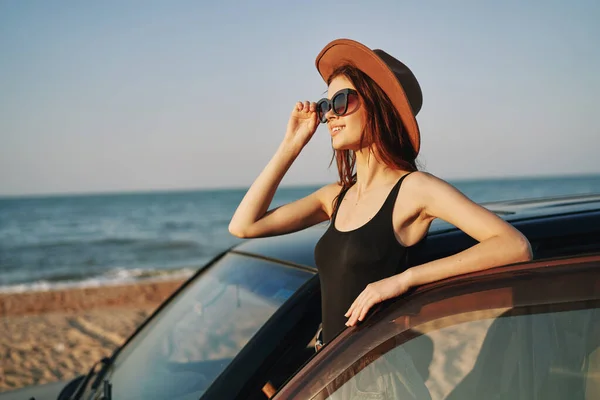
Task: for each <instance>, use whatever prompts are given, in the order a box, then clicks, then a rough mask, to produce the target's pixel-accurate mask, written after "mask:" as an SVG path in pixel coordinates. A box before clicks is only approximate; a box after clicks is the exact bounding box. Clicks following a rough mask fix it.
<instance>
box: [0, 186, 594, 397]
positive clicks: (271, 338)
mask: <svg viewBox="0 0 600 400" xmlns="http://www.w3.org/2000/svg"><path fill="white" fill-rule="evenodd" d="M482 205H483V206H485V207H486V208H488V209H489V210H491V211H493V212H495V213H496V214H497V215H499V216H501V217H502V218H503V219H505V220H506V221H508V222H510V223H511V224H512V225H513V226H515V227H516V228H517V229H519V230H520V231H521V232H523V233H524V234H525V235H526V236H527V238H528V239H529V241H530V243H531V245H532V250H533V254H534V259H533V261H531V262H527V263H519V264H513V265H506V266H502V267H497V268H492V269H488V270H484V271H480V272H475V273H470V274H464V275H460V276H456V277H452V278H448V279H445V280H442V281H438V282H434V283H430V284H427V285H423V286H421V287H418V288H415V289H413V290H411V291H409V292H408V293H406V294H405V295H402V296H399V297H398V298H395V299H391V300H388V301H386V302H383V303H381V304H378V305H377V306H376V307H375V308H374V310H372V312H370V313H369V315H368V317H367V318H366V319H365V320H364V321H363V322H362V323H361V324H359V325H358V326H356V327H352V328H348V329H346V330H344V331H343V332H341V333H340V334H339V335H337V336H336V337H335V338H334V339H333V340H332V341H331V342H330V343H327V344H325V346H324V347H323V348H322V349H320V350H319V351H315V343H316V340H317V337H318V331H319V326H320V323H321V310H320V287H319V279H318V271H317V268H316V266H315V263H314V256H313V252H314V247H315V244H316V242H317V241H318V239H319V238H320V236H321V235H322V234H323V233H324V230H325V229H326V228H327V224H326V223H323V224H319V225H317V226H314V227H312V228H309V229H306V230H303V231H300V232H296V233H292V234H288V235H282V236H277V237H268V238H260V239H250V240H245V241H243V242H242V243H241V244H238V245H236V246H234V247H232V248H230V249H228V250H226V251H224V252H222V253H221V254H219V255H218V256H216V257H215V258H214V259H213V260H212V261H211V262H209V263H208V264H207V265H206V266H204V267H203V268H201V269H200V270H198V271H197V272H196V273H195V275H194V276H192V277H191V278H190V279H189V280H187V281H186V282H185V283H184V284H183V285H182V286H181V287H180V288H179V289H178V290H177V291H176V292H175V293H173V295H172V296H170V297H169V298H168V299H167V300H166V301H165V302H164V303H163V304H162V305H161V306H160V307H159V308H158V309H157V310H156V311H155V312H154V313H153V314H152V315H151V316H150V317H149V318H148V319H147V320H146V321H145V322H144V323H143V324H142V325H141V326H140V327H139V328H138V329H137V330H136V331H135V332H134V333H133V334H132V335H131V337H130V338H129V339H128V340H127V341H126V342H125V343H124V344H123V345H122V346H121V347H120V348H118V349H117V350H116V351H115V352H114V353H113V355H112V356H111V357H109V358H106V359H103V360H100V361H99V362H98V364H97V365H96V366H95V367H94V368H92V369H91V370H90V371H89V372H88V373H87V374H82V375H81V376H78V377H77V378H75V379H73V380H72V381H70V382H62V383H56V384H53V386H52V385H51V386H47V387H46V388H39V387H38V388H36V387H33V388H24V389H21V390H17V391H13V392H7V393H4V394H2V395H0V400H9V399H13V398H14V399H16V398H19V399H23V398H29V397H31V396H34V395H35V396H36V397H35V399H36V400H44V399H59V400H66V399H100V398H105V399H110V398H113V399H119V400H128V399H137V398H143V399H166V398H168V399H181V400H187V399H260V400H265V399H267V398H273V399H274V400H281V399H313V398H314V399H332V400H333V399H346V398H348V399H367V398H368V399H387V398H402V399H430V398H431V399H447V400H453V399H479V398H494V399H503V398H507V399H509V398H510V399H513V398H527V399H537V398H540V399H541V398H544V399H558V398H560V399H563V398H568V399H576V398H581V399H591V398H600V349H599V343H598V342H599V339H600V318H599V305H600V194H595V195H576V196H563V197H552V198H542V199H527V200H515V201H503V202H493V203H484V204H482ZM473 244H475V241H474V240H473V239H472V238H470V237H469V236H467V235H465V234H464V233H462V232H461V231H459V230H458V229H456V228H455V227H453V226H452V225H450V224H447V223H445V222H443V221H439V220H436V221H434V223H433V224H432V225H431V227H430V230H429V232H428V235H427V237H426V238H425V239H424V240H423V241H421V242H420V243H419V244H418V245H416V246H414V247H413V248H411V249H410V251H409V253H408V257H409V263H410V264H411V265H418V264H420V263H423V262H427V261H430V260H433V259H438V258H441V257H445V256H448V255H451V254H455V253H457V252H459V251H461V250H463V249H466V248H468V247H469V246H471V245H473ZM44 389H45V390H46V391H45V393H43V394H42V391H43V390H44ZM35 390H37V391H38V392H36V394H32V393H34V392H33V391H35ZM11 396H12V397H11ZM15 396H16V397H15Z"/></svg>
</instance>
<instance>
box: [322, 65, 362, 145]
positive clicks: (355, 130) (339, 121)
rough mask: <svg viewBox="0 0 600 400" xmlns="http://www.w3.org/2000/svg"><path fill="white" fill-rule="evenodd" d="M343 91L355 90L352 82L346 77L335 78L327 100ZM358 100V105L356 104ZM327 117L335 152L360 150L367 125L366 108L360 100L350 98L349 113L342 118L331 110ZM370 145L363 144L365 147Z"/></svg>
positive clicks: (330, 85) (330, 86) (328, 91)
mask: <svg viewBox="0 0 600 400" xmlns="http://www.w3.org/2000/svg"><path fill="white" fill-rule="evenodd" d="M341 89H354V90H356V88H355V87H354V85H352V82H350V80H349V79H348V78H346V77H345V76H337V77H335V78H334V79H333V80H332V81H331V83H330V84H329V88H328V90H327V98H328V99H330V100H331V98H332V96H334V95H335V94H336V93H337V92H338V91H340V90H341ZM357 100H358V104H356V102H357ZM325 116H326V117H327V128H328V130H329V134H330V135H331V144H332V146H333V148H334V149H335V150H353V151H358V150H359V149H360V139H361V137H362V134H363V130H364V127H365V123H366V113H365V108H364V106H363V105H362V102H361V100H360V98H358V99H357V98H356V97H354V98H350V100H349V102H348V111H347V112H346V114H344V115H342V116H338V115H335V114H334V113H333V112H332V111H331V110H329V111H328V112H327V114H325ZM366 145H368V143H363V146H366Z"/></svg>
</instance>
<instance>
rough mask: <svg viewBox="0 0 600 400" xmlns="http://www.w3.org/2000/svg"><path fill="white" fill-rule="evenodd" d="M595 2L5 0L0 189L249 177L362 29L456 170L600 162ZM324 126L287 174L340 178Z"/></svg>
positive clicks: (299, 179)
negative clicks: (415, 97)
mask: <svg viewBox="0 0 600 400" xmlns="http://www.w3.org/2000/svg"><path fill="white" fill-rule="evenodd" d="M598 21H600V3H599V2H598V1H585V0H578V1H574V2H567V1H553V0H552V1H541V0H540V1H475V0H473V1H441V0H440V1H419V2H417V1H399V0H396V1H373V2H366V1H340V2H337V1H331V0H327V1H319V2H316V1H295V2H289V1H274V0H273V1H253V2H251V1H236V2H233V1H218V2H217V1H211V2H209V1H206V2H204V1H162V2H157V1H143V2H142V1H120V0H119V1H114V0H111V1H100V2H74V1H69V2H67V1H58V0H57V1H42V0H39V1H9V0H5V1H0V138H1V142H0V143H1V144H0V195H10V194H34V193H65V192H67V193H70V192H79V193H80V192H104V191H120V190H126V191H132V190H148V189H161V190H162V189H180V188H207V187H231V186H235V187H240V186H241V187H247V186H248V185H250V184H251V182H252V180H253V179H254V178H255V177H256V175H257V174H258V173H259V172H260V171H261V169H262V168H263V166H264V165H265V164H266V163H267V162H268V160H269V158H270V157H271V155H272V153H273V152H274V150H275V149H276V148H277V146H278V145H279V142H280V140H281V138H282V137H283V134H284V130H285V125H286V122H287V119H288V116H289V113H290V111H291V108H292V107H293V104H294V102H295V101H297V100H304V99H310V100H317V99H318V98H320V97H321V95H322V93H323V92H324V90H326V87H325V85H324V83H323V82H322V81H321V80H320V77H319V75H318V73H317V71H316V69H315V66H314V60H315V56H316V55H317V53H318V52H319V51H320V50H321V48H322V47H323V46H324V45H325V44H326V43H327V42H329V41H330V40H333V39H335V38H338V37H348V38H352V39H355V40H359V41H361V42H363V43H364V44H366V45H367V46H369V47H372V48H382V49H384V50H386V51H387V52H388V53H390V54H392V55H394V56H396V57H397V58H399V59H401V60H402V61H404V62H405V63H406V64H408V65H409V66H410V67H411V68H412V69H413V71H414V72H415V74H416V76H417V78H418V79H419V81H420V83H421V86H422V88H423V91H424V104H423V108H422V111H421V113H420V114H419V116H418V121H419V123H420V127H421V132H422V152H421V156H420V158H419V160H420V162H421V164H423V166H424V169H425V170H427V171H429V172H431V173H433V174H436V175H438V176H440V177H442V178H445V179H450V180H451V179H461V178H474V177H504V176H511V177H512V176H536V175H565V174H580V173H584V174H585V173H600V159H599V157H598V151H599V149H600V122H599V121H600V111H599V110H600V108H599V107H600V106H599V104H600V101H599V97H600V73H599V71H600V23H598ZM330 159H331V147H330V142H329V137H328V135H327V132H326V129H325V127H321V128H319V130H318V131H317V133H316V135H315V137H314V138H313V141H311V143H309V145H308V146H307V147H306V148H305V151H304V152H303V153H302V154H301V156H300V158H299V159H298V160H297V162H296V163H295V164H294V166H293V167H292V169H291V170H290V172H289V174H288V176H286V178H285V179H284V182H283V184H284V185H293V184H319V183H325V182H329V181H331V180H332V179H335V178H336V172H335V164H334V165H332V166H331V168H329V162H330Z"/></svg>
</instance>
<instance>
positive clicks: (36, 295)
mask: <svg viewBox="0 0 600 400" xmlns="http://www.w3.org/2000/svg"><path fill="white" fill-rule="evenodd" d="M185 281H186V279H174V280H160V281H151V282H147V281H138V282H134V283H126V284H118V285H111V286H99V287H85V288H70V289H61V290H51V291H32V292H18V293H1V294H0V359H1V360H2V363H0V393H1V392H5V391H11V390H15V389H19V388H22V387H26V386H30V385H40V384H44V383H50V382H56V381H62V380H69V379H72V378H74V377H76V376H77V375H80V374H82V373H85V372H87V371H88V370H89V368H90V367H91V366H92V365H93V364H94V363H95V362H96V361H98V360H99V359H101V358H102V357H106V356H110V354H111V353H112V352H113V351H114V350H115V349H116V348H117V347H119V346H120V345H121V344H122V343H123V342H124V341H125V340H126V339H127V338H128V337H129V336H130V335H131V334H132V333H133V332H134V331H135V330H136V329H137V327H138V326H140V325H141V324H142V323H143V322H144V321H145V320H146V319H147V318H148V317H149V316H150V315H151V314H152V313H153V312H154V311H155V310H156V308H157V307H158V306H159V305H160V304H161V303H162V302H163V301H164V300H165V299H166V298H168V297H169V296H170V295H171V294H172V293H173V292H175V291H176V290H177V289H178V288H179V287H180V286H181V284H182V283H184V282H185Z"/></svg>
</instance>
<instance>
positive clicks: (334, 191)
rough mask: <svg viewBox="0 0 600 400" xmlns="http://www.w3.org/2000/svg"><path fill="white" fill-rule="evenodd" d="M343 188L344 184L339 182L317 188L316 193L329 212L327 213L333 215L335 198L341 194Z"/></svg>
mask: <svg viewBox="0 0 600 400" xmlns="http://www.w3.org/2000/svg"><path fill="white" fill-rule="evenodd" d="M342 189H343V186H342V185H341V184H340V183H338V182H333V183H329V184H327V185H324V186H321V187H320V188H319V189H317V190H316V191H315V192H314V194H315V195H316V196H317V198H318V199H319V200H320V202H321V204H322V206H323V209H324V210H325V212H327V215H329V216H331V214H332V213H333V208H334V202H335V199H336V198H337V197H338V196H339V194H340V193H341V191H342Z"/></svg>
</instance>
